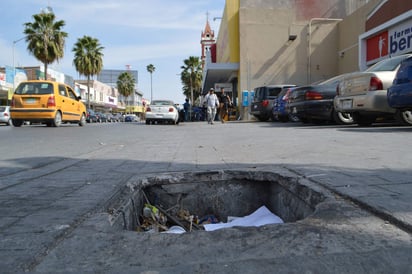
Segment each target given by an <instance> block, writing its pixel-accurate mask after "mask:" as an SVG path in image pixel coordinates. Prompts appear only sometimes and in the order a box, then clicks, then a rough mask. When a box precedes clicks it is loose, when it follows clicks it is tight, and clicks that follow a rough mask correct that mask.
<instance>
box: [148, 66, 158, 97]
mask: <svg viewBox="0 0 412 274" xmlns="http://www.w3.org/2000/svg"><path fill="white" fill-rule="evenodd" d="M146 69H147V71H148V72H149V73H150V102H152V101H153V82H152V74H153V72H154V71H155V70H156V68H155V66H153V65H152V64H150V65H147V67H146Z"/></svg>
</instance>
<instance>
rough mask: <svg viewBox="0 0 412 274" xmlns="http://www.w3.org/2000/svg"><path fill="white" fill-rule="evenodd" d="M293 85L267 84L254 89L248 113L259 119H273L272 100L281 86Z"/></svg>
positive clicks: (280, 89)
mask: <svg viewBox="0 0 412 274" xmlns="http://www.w3.org/2000/svg"><path fill="white" fill-rule="evenodd" d="M294 86H295V85H268V86H261V87H257V88H255V89H254V96H253V100H252V103H251V106H250V111H249V112H250V114H252V115H253V116H254V117H255V118H256V119H258V120H259V121H262V122H263V121H267V120H269V119H272V120H275V119H274V118H273V115H272V105H273V100H274V99H275V98H276V97H277V96H278V95H279V93H280V92H281V91H282V89H283V88H288V87H294Z"/></svg>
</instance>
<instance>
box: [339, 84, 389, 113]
mask: <svg viewBox="0 0 412 274" xmlns="http://www.w3.org/2000/svg"><path fill="white" fill-rule="evenodd" d="M334 106H335V109H336V110H337V111H340V112H349V113H351V112H374V113H379V112H380V113H395V111H396V110H395V109H394V108H391V107H390V106H389V104H388V100H387V91H386V90H376V91H369V92H368V93H367V94H362V95H355V96H336V97H335V99H334Z"/></svg>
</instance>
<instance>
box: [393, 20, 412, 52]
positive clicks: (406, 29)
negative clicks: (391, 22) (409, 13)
mask: <svg viewBox="0 0 412 274" xmlns="http://www.w3.org/2000/svg"><path fill="white" fill-rule="evenodd" d="M389 51H390V54H391V55H399V54H403V53H408V52H411V51H412V19H410V20H408V21H406V22H404V23H402V24H399V25H397V26H395V27H393V28H391V29H390V30H389Z"/></svg>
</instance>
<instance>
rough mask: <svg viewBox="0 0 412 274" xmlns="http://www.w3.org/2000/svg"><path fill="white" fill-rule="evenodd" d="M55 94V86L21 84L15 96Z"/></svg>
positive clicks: (47, 84)
mask: <svg viewBox="0 0 412 274" xmlns="http://www.w3.org/2000/svg"><path fill="white" fill-rule="evenodd" d="M51 93H53V85H52V84H50V83H21V84H20V85H19V86H18V87H17V89H16V91H15V94H23V95H24V94H28V95H35V94H51Z"/></svg>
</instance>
